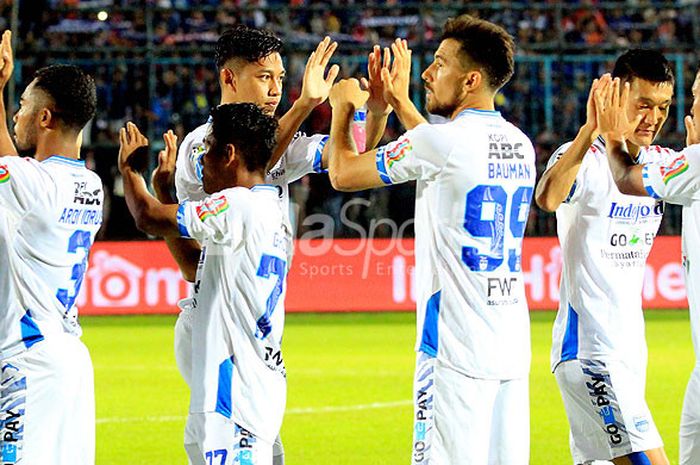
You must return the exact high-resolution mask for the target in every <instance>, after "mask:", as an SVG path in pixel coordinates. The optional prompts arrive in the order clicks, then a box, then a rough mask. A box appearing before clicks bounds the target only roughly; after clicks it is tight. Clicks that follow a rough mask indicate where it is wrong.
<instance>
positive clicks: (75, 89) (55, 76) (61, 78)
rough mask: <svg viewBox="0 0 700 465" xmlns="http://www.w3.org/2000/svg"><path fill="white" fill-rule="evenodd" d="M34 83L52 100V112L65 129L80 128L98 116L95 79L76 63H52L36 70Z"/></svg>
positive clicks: (78, 129) (75, 129) (77, 129)
mask: <svg viewBox="0 0 700 465" xmlns="http://www.w3.org/2000/svg"><path fill="white" fill-rule="evenodd" d="M34 83H35V84H34V86H35V87H36V88H39V89H41V90H42V91H44V92H45V93H46V95H47V96H48V97H49V98H50V99H51V100H53V102H52V104H53V106H54V108H53V109H52V110H53V111H52V114H53V115H54V116H55V117H56V119H57V120H58V121H59V122H60V123H61V124H63V126H64V127H65V128H66V129H69V130H73V131H81V130H82V129H83V128H84V127H85V125H86V124H87V123H88V121H90V120H91V119H92V117H93V116H95V110H96V108H97V93H96V92H95V81H94V80H93V79H92V77H91V76H90V75H89V74H87V73H85V72H84V71H83V70H81V69H80V68H78V67H77V66H73V65H51V66H47V67H45V68H41V69H40V70H38V71H37V72H36V73H34Z"/></svg>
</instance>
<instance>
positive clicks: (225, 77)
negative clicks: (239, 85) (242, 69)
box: [219, 68, 236, 92]
mask: <svg viewBox="0 0 700 465" xmlns="http://www.w3.org/2000/svg"><path fill="white" fill-rule="evenodd" d="M219 85H220V86H221V88H222V89H223V88H226V87H228V88H230V89H231V90H233V91H234V92H235V91H236V74H235V73H234V72H233V70H232V69H231V68H222V69H221V71H219Z"/></svg>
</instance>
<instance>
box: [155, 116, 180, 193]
mask: <svg viewBox="0 0 700 465" xmlns="http://www.w3.org/2000/svg"><path fill="white" fill-rule="evenodd" d="M163 141H164V142H165V149H164V150H161V151H160V152H159V153H158V166H157V167H156V169H155V170H153V176H152V177H151V184H152V185H153V190H154V191H155V192H156V196H157V197H158V198H159V199H161V200H162V199H163V197H164V196H165V195H167V194H168V193H169V192H170V191H171V190H172V188H173V185H174V183H175V160H177V136H176V135H175V133H174V132H173V131H172V130H169V131H168V132H166V133H165V134H163Z"/></svg>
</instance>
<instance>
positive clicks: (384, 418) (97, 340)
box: [82, 311, 694, 465]
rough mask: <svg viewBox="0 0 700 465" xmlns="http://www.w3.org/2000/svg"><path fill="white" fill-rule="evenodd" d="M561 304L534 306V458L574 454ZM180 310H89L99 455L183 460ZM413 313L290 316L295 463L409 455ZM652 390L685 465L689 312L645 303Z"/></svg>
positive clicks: (159, 464) (547, 460)
mask: <svg viewBox="0 0 700 465" xmlns="http://www.w3.org/2000/svg"><path fill="white" fill-rule="evenodd" d="M553 318H554V313H553V312H541V313H533V314H532V346H533V360H532V371H531V376H530V386H531V393H530V398H531V412H532V428H531V429H532V434H531V441H532V447H531V449H532V453H531V463H532V464H533V465H550V464H570V463H571V459H570V458H569V452H568V430H567V424H566V418H565V416H564V410H563V407H562V403H561V398H560V397H559V392H558V391H557V388H556V384H555V381H554V377H553V376H552V375H551V373H550V372H549V347H550V342H551V341H550V334H551V326H552V320H553ZM174 322H175V318H174V317H170V316H169V317H164V316H149V317H92V318H87V317H85V318H83V320H82V323H83V327H84V332H85V334H84V336H83V340H84V341H85V343H86V344H87V345H88V347H89V348H90V351H91V354H92V358H93V363H94V366H95V389H96V400H97V464H98V465H123V464H127V463H128V464H131V465H138V464H148V465H177V464H186V463H187V460H186V458H185V453H184V449H183V447H182V435H183V433H182V432H183V426H184V421H185V414H186V411H187V405H188V392H187V388H186V386H185V384H184V382H183V381H182V379H181V378H180V376H179V373H178V372H177V368H176V367H175V360H174V357H173V349H172V347H173V329H172V328H173V325H174ZM414 324H415V316H414V315H413V314H411V313H403V314H402V313H388V314H347V315H346V314H328V315H289V316H288V317H287V326H286V329H285V339H284V353H285V359H286V364H287V372H288V377H289V397H288V402H287V414H286V417H285V421H284V426H283V429H282V438H283V441H284V444H285V451H286V462H287V464H288V465H301V464H311V463H314V464H324V465H343V464H353V465H355V464H360V463H361V464H363V465H371V464H377V465H379V464H381V465H395V464H405V463H409V457H410V448H411V427H412V423H411V416H412V415H411V404H410V398H411V383H412V371H413V364H414V355H413V341H414V331H415V329H414ZM647 340H648V343H649V370H648V377H647V379H648V381H647V399H648V401H649V404H650V408H651V411H652V414H653V416H654V419H655V421H656V424H657V426H658V428H659V430H660V431H661V435H662V437H663V438H664V441H665V444H666V451H667V453H668V455H669V458H670V459H671V463H678V425H679V419H680V410H681V403H682V399H683V392H684V390H685V385H686V382H687V380H688V377H689V375H690V372H691V370H692V367H693V364H694V356H693V351H692V345H691V341H690V328H689V323H688V315H687V312H686V311H665V312H647Z"/></svg>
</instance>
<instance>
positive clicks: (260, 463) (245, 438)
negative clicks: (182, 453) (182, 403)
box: [185, 412, 272, 465]
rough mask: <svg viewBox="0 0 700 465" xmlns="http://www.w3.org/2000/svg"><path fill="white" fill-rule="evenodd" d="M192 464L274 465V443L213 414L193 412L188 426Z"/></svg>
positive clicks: (186, 438)
mask: <svg viewBox="0 0 700 465" xmlns="http://www.w3.org/2000/svg"><path fill="white" fill-rule="evenodd" d="M185 450H186V451H187V456H188V457H189V459H190V465H211V464H216V465H234V464H236V465H272V444H270V443H267V442H265V441H264V440H262V439H260V438H258V437H256V436H255V435H254V434H253V433H251V432H250V431H248V430H246V429H245V428H242V427H240V426H238V425H237V424H236V423H235V422H234V421H233V420H230V419H228V418H226V417H225V416H223V415H221V414H219V413H216V412H213V413H190V414H189V415H188V417H187V426H186V427H185Z"/></svg>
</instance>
